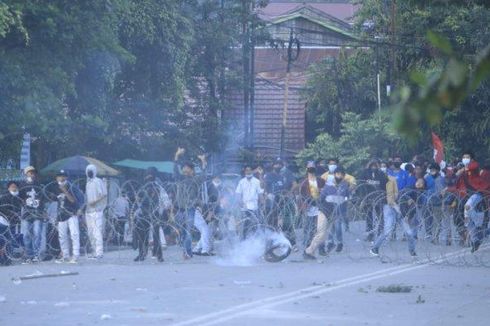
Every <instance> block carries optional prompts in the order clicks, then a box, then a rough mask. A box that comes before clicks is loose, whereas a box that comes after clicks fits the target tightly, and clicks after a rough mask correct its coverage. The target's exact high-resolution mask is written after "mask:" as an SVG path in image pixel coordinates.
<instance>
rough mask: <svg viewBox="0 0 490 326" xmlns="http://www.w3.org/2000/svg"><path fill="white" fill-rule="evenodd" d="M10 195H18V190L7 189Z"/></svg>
mask: <svg viewBox="0 0 490 326" xmlns="http://www.w3.org/2000/svg"><path fill="white" fill-rule="evenodd" d="M9 192H10V194H11V195H12V196H18V195H19V191H9Z"/></svg>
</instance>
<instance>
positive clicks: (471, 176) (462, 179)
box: [456, 161, 490, 197]
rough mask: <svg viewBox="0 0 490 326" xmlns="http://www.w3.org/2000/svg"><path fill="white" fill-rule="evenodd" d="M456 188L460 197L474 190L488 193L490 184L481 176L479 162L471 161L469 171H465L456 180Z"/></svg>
mask: <svg viewBox="0 0 490 326" xmlns="http://www.w3.org/2000/svg"><path fill="white" fill-rule="evenodd" d="M456 189H457V191H458V194H459V195H460V197H466V196H467V195H468V194H470V193H471V192H473V191H482V192H485V193H486V192H487V191H488V190H489V189H490V185H489V184H488V183H487V182H486V181H485V180H484V179H483V178H482V177H481V176H480V166H479V164H478V162H476V161H471V162H470V164H468V171H464V172H463V173H462V174H461V175H460V176H459V177H458V180H457V181H456Z"/></svg>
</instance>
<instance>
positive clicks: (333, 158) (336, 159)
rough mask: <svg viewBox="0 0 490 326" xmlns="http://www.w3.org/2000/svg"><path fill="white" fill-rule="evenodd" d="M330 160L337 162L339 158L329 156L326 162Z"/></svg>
mask: <svg viewBox="0 0 490 326" xmlns="http://www.w3.org/2000/svg"><path fill="white" fill-rule="evenodd" d="M330 161H334V162H335V163H337V164H338V163H339V159H338V158H336V157H331V158H329V159H328V161H327V162H330Z"/></svg>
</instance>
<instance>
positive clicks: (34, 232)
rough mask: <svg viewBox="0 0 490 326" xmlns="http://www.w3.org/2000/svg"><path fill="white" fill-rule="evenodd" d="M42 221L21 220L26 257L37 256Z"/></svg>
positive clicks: (39, 247)
mask: <svg viewBox="0 0 490 326" xmlns="http://www.w3.org/2000/svg"><path fill="white" fill-rule="evenodd" d="M42 223H43V222H42V221H41V220H33V221H27V220H22V221H21V230H22V234H23V235H24V237H23V239H24V246H25V251H26V257H27V258H33V257H38V256H39V252H40V249H41V239H42V233H41V232H42Z"/></svg>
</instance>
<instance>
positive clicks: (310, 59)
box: [224, 1, 357, 159]
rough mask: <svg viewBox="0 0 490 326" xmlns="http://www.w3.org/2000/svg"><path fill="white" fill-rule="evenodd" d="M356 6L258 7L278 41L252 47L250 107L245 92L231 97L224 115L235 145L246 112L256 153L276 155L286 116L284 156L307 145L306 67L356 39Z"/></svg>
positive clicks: (281, 4) (242, 139) (240, 136)
mask: <svg viewBox="0 0 490 326" xmlns="http://www.w3.org/2000/svg"><path fill="white" fill-rule="evenodd" d="M356 9H357V7H356V5H353V4H351V3H348V2H346V1H343V2H341V1H338V2H328V3H327V2H286V1H271V2H270V3H269V4H268V5H267V6H266V7H265V8H261V9H259V10H258V15H259V17H260V18H261V19H262V20H264V21H265V23H266V26H267V29H268V31H269V33H270V35H271V36H272V37H273V39H274V40H276V41H277V42H276V43H277V44H278V45H279V46H277V47H275V48H272V47H270V46H268V45H265V44H257V45H256V47H255V51H254V60H253V61H254V72H255V85H254V100H253V105H251V108H252V109H248V110H247V109H246V108H245V105H244V101H243V93H241V92H237V93H235V94H233V95H232V96H231V98H230V100H231V108H230V109H229V110H228V111H227V112H225V116H224V118H225V120H226V121H228V122H229V123H230V124H231V125H232V128H233V130H234V135H235V139H234V140H235V144H236V143H241V144H242V145H244V144H246V141H245V137H246V136H245V135H246V134H247V133H246V132H245V126H246V124H245V122H244V119H245V113H246V112H247V113H249V112H252V115H253V118H250V119H249V120H251V121H252V122H253V123H251V124H250V126H249V131H250V138H251V142H252V144H253V148H254V151H255V152H256V153H257V154H258V156H260V157H263V158H269V159H270V158H274V157H278V156H280V154H281V134H282V125H283V118H284V117H285V121H286V124H285V128H284V152H283V155H284V156H285V157H289V158H291V157H293V156H294V155H295V154H297V153H298V152H299V151H301V150H302V149H303V148H304V147H305V118H306V112H305V107H306V99H304V98H303V96H302V89H303V88H304V85H305V82H306V80H307V73H308V67H309V66H310V65H312V64H314V63H316V62H319V61H321V60H324V59H326V58H328V57H335V56H337V55H338V54H339V51H340V49H341V48H342V47H348V46H349V44H351V43H352V42H354V41H355V40H356V37H355V36H354V35H353V33H352V21H353V16H354V14H355V12H356ZM291 36H292V37H293V38H294V39H295V40H298V42H296V41H295V42H294V46H293V47H292V51H291V53H292V55H291V57H292V59H294V60H291V63H290V73H289V74H287V67H288V60H287V57H288V55H287V53H288V50H287V47H288V44H289V40H290V37H291ZM298 47H299V51H298ZM286 85H288V86H286ZM286 97H287V101H286V100H285V99H286Z"/></svg>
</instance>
